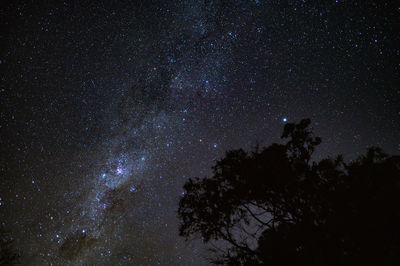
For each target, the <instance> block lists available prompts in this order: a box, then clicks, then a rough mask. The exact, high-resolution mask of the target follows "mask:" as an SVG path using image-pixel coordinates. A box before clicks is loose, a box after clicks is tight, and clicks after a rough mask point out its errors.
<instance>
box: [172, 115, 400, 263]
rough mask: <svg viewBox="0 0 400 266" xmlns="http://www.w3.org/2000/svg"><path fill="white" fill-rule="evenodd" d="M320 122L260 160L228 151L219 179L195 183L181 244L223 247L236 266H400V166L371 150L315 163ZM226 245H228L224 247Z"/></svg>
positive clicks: (182, 212) (183, 203)
mask: <svg viewBox="0 0 400 266" xmlns="http://www.w3.org/2000/svg"><path fill="white" fill-rule="evenodd" d="M309 125H310V120H309V119H305V120H302V121H301V122H300V123H299V124H291V123H288V124H286V125H285V127H284V131H283V134H282V138H284V139H288V141H287V143H286V144H272V145H271V146H269V147H266V148H263V149H259V148H257V149H255V150H254V151H253V152H245V151H244V150H242V149H239V150H233V151H228V152H227V153H226V156H225V158H223V159H221V160H220V161H218V162H217V163H216V165H215V166H214V167H213V173H214V174H213V176H212V177H211V178H204V179H199V178H195V179H189V180H188V181H187V183H186V184H185V185H184V190H185V194H184V196H183V197H182V198H181V200H180V203H179V209H178V215H179V218H180V221H181V224H180V228H179V229H180V235H181V236H184V237H186V239H188V238H190V237H191V236H196V235H197V236H201V237H202V240H203V241H204V242H205V243H211V244H212V243H217V245H216V248H215V249H213V250H214V251H216V252H217V254H216V258H215V259H214V261H213V262H214V263H216V264H226V265H263V264H265V265H365V264H368V265H371V264H372V265H394V264H396V265H400V229H399V226H400V157H399V156H388V155H386V154H384V153H383V152H382V151H381V150H380V149H378V148H371V149H369V150H368V152H367V154H366V155H365V156H361V157H359V158H358V159H357V160H355V161H353V162H351V163H349V164H346V163H345V162H344V161H343V158H342V157H341V156H338V157H336V158H327V159H323V160H321V161H320V162H310V158H311V156H312V154H313V152H314V149H315V147H316V146H317V145H318V144H320V142H321V139H320V138H317V137H314V136H313V134H312V131H311V130H310V129H309ZM221 242H224V243H225V244H224V245H221Z"/></svg>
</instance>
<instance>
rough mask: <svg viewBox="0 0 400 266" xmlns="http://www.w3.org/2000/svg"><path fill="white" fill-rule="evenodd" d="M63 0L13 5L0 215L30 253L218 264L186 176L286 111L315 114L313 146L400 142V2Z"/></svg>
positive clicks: (275, 135)
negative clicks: (183, 200)
mask: <svg viewBox="0 0 400 266" xmlns="http://www.w3.org/2000/svg"><path fill="white" fill-rule="evenodd" d="M55 2H56V1H9V2H8V3H3V1H2V3H3V4H1V7H0V8H1V9H0V79H1V80H0V86H1V87H0V110H1V113H0V137H1V139H0V147H1V150H0V153H1V161H0V163H1V165H0V185H1V187H0V222H1V223H2V224H3V227H4V228H5V229H7V230H8V231H9V232H10V234H12V236H13V237H14V238H15V247H16V248H17V249H18V250H19V251H20V252H21V261H22V263H24V264H27V263H31V264H37V265H39V264H42V265H43V264H50V263H53V264H67V263H71V264H81V263H88V264H94V263H97V264H135V265H140V264H145V265H149V264H151V265H157V264H161V265H199V264H200V265H203V264H205V263H206V262H205V260H204V259H203V258H202V256H203V255H204V254H206V255H207V254H208V253H207V252H205V249H204V248H203V245H201V243H199V242H198V241H196V240H195V241H192V242H184V240H183V239H181V238H180V237H179V236H178V219H177V213H176V210H177V207H178V205H177V204H178V201H179V197H180V196H181V194H182V191H183V188H182V185H183V184H184V182H185V181H186V180H187V179H188V178H189V177H194V176H200V177H203V176H206V175H210V173H211V168H210V167H211V166H212V165H213V164H214V163H215V160H217V159H219V158H222V157H223V156H224V153H225V151H226V150H229V149H234V148H240V147H243V148H245V149H251V148H252V147H254V146H255V145H256V144H257V143H259V144H260V145H262V146H266V145H269V144H271V143H273V142H280V141H281V140H280V135H281V132H282V129H283V126H284V124H285V123H287V122H298V121H299V120H301V119H302V118H311V120H312V126H313V129H314V132H315V133H316V135H318V136H320V137H322V140H323V143H322V144H321V145H320V146H319V148H318V149H317V153H316V155H315V159H316V160H318V159H320V158H322V156H327V155H332V156H334V155H337V154H343V155H344V156H345V159H347V160H349V159H353V158H355V157H357V156H358V155H360V154H362V153H364V152H365V151H366V149H367V148H368V147H370V146H380V147H382V148H383V149H384V150H385V151H386V152H388V153H391V154H394V153H397V154H398V153H399V151H400V89H399V84H400V82H399V81H400V80H399V73H400V72H399V68H400V67H399V66H400V64H399V62H400V60H399V57H400V48H399V46H400V45H399V44H400V37H399V33H398V31H396V30H395V28H396V25H397V26H399V23H400V5H399V4H398V2H396V1H369V0H366V1H344V0H336V1H335V0H326V1H306V0H303V1H278V0H271V1H266V0H264V1H263V0H256V1H199V0H196V1H195V0H192V1H189V0H188V1H150V0H146V1H75V2H74V1H65V2H63V1H61V2H58V3H55ZM135 2H138V3H135ZM139 2H140V3H139Z"/></svg>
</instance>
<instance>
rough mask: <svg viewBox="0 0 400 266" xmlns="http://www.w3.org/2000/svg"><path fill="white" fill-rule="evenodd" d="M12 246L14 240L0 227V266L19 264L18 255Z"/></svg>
mask: <svg viewBox="0 0 400 266" xmlns="http://www.w3.org/2000/svg"><path fill="white" fill-rule="evenodd" d="M13 244H14V238H13V237H12V236H11V235H10V234H9V233H8V232H7V231H6V230H5V229H4V228H3V227H0V265H15V264H18V263H19V254H18V253H17V252H16V250H15V248H14V245H13Z"/></svg>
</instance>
